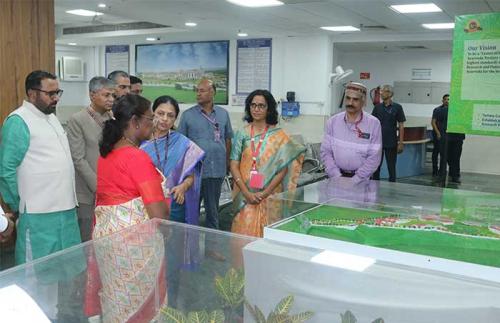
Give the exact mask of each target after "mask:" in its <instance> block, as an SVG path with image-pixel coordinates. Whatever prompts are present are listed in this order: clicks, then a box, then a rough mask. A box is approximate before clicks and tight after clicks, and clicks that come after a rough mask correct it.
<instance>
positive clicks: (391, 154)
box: [372, 147, 398, 182]
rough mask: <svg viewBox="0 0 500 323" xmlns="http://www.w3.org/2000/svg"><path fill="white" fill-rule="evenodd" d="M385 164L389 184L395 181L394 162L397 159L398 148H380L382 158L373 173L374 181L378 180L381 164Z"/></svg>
mask: <svg viewBox="0 0 500 323" xmlns="http://www.w3.org/2000/svg"><path fill="white" fill-rule="evenodd" d="M384 155H385V162H386V163H387V170H388V171H389V182H395V181H396V160H397V159H398V148H397V147H394V148H382V158H381V159H380V165H378V168H377V170H376V171H375V173H373V177H372V178H373V179H374V180H377V181H378V180H380V167H382V162H383V161H384Z"/></svg>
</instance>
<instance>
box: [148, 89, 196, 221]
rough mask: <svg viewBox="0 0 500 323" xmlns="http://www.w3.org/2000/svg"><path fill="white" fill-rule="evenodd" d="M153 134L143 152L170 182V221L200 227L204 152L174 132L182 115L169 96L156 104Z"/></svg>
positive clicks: (154, 106) (168, 182)
mask: <svg viewBox="0 0 500 323" xmlns="http://www.w3.org/2000/svg"><path fill="white" fill-rule="evenodd" d="M153 112H154V118H155V120H154V125H155V126H154V130H153V137H152V138H151V140H148V141H147V142H145V143H143V144H142V145H141V149H143V150H144V151H145V152H146V153H147V154H148V155H149V156H150V157H151V159H152V160H153V163H154V164H155V165H156V167H157V168H158V169H159V170H160V171H161V172H162V173H163V175H165V177H166V178H167V184H166V186H167V189H168V190H169V193H170V196H171V200H172V205H171V211H170V220H171V221H177V222H182V223H187V224H193V225H197V224H198V217H199V214H200V206H199V203H198V201H199V199H200V183H201V175H200V174H201V173H200V171H201V162H202V160H203V158H204V157H205V152H204V151H203V150H202V149H201V148H200V147H198V146H197V145H196V144H195V143H194V142H192V141H191V140H189V139H188V138H187V137H185V136H184V135H182V134H180V133H178V132H177V131H175V130H173V129H174V123H175V120H176V119H177V116H178V115H179V104H178V103H177V101H176V100H175V99H174V98H172V97H170V96H168V95H164V96H160V97H159V98H157V99H156V100H155V101H154V103H153Z"/></svg>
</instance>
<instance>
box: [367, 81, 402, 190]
mask: <svg viewBox="0 0 500 323" xmlns="http://www.w3.org/2000/svg"><path fill="white" fill-rule="evenodd" d="M393 94H394V92H393V89H392V86H390V85H382V87H381V89H380V96H381V97H382V100H383V102H382V103H379V104H377V105H375V107H374V108H373V111H372V115H373V116H374V117H376V118H377V119H378V120H379V121H380V125H381V126H382V157H381V158H380V164H379V166H378V168H377V171H376V172H375V173H374V174H373V179H375V180H379V179H380V167H381V166H382V162H383V158H384V155H385V161H386V163H387V170H388V171H389V182H395V181H396V160H397V158H398V154H399V153H402V152H403V138H404V133H405V126H404V122H405V121H406V117H405V113H404V111H403V107H402V106H401V104H399V103H396V102H394V101H392V96H393ZM398 130H399V134H398Z"/></svg>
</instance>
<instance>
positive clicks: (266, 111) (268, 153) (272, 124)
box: [230, 90, 306, 237]
mask: <svg viewBox="0 0 500 323" xmlns="http://www.w3.org/2000/svg"><path fill="white" fill-rule="evenodd" d="M245 120H246V121H247V122H248V125H247V126H246V127H245V128H243V129H241V130H239V131H238V132H237V133H236V135H235V138H234V139H233V146H232V149H231V163H230V167H231V174H232V175H233V179H234V187H233V207H234V209H235V211H236V212H238V213H237V215H236V217H235V218H234V220H233V225H232V229H231V231H232V232H235V233H241V234H245V235H250V236H256V237H262V235H263V230H264V226H266V225H267V224H268V223H273V222H275V221H276V220H277V219H275V218H276V217H278V216H279V215H280V212H279V208H280V204H279V203H273V202H270V201H269V200H268V199H267V197H268V196H270V195H271V194H275V193H279V192H283V191H293V190H295V188H296V186H297V178H298V176H299V174H300V171H301V168H302V162H303V160H304V151H305V150H306V149H305V147H304V146H302V145H300V144H298V143H296V142H294V141H293V140H291V139H290V137H289V136H288V135H287V134H286V133H285V131H284V130H283V129H281V128H279V127H276V125H277V124H278V111H277V110H276V100H275V99H274V97H273V96H272V94H271V93H269V91H267V90H255V91H253V92H252V93H250V95H249V96H248V97H247V98H246V101H245ZM272 204H276V205H272ZM273 208H276V210H273ZM271 210H272V211H271Z"/></svg>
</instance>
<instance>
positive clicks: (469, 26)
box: [448, 13, 500, 136]
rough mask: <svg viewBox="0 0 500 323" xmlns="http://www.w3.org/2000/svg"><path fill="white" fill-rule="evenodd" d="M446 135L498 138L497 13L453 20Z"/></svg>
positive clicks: (499, 23) (499, 25) (499, 64)
mask: <svg viewBox="0 0 500 323" xmlns="http://www.w3.org/2000/svg"><path fill="white" fill-rule="evenodd" d="M448 132H458V133H468V134H477V135H489V136H500V13H491V14H479V15H466V16H457V17H456V18H455V31H454V34H453V57H452V67H451V92H450V104H449V114H448Z"/></svg>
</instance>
